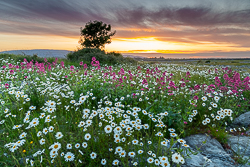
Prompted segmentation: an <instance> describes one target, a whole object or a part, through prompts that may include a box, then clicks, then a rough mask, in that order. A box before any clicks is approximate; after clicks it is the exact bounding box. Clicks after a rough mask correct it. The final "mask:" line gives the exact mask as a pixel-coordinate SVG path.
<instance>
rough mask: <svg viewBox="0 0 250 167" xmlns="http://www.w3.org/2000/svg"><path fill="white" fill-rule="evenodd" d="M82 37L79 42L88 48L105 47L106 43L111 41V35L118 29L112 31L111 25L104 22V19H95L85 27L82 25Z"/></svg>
mask: <svg viewBox="0 0 250 167" xmlns="http://www.w3.org/2000/svg"><path fill="white" fill-rule="evenodd" d="M80 30H81V31H80V32H81V37H80V40H79V43H80V44H81V45H82V46H83V47H86V48H99V49H102V48H104V45H105V44H110V43H111V36H113V35H115V33H116V31H114V32H111V26H110V25H109V24H108V25H107V24H104V23H103V22H102V21H97V20H95V21H94V22H91V21H90V22H88V23H87V24H86V25H85V28H84V29H83V28H82V27H81V29H80Z"/></svg>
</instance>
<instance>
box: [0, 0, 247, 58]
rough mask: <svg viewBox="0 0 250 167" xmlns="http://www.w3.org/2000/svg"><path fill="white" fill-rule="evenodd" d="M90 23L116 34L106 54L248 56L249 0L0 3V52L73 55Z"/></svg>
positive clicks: (20, 0)
mask: <svg viewBox="0 0 250 167" xmlns="http://www.w3.org/2000/svg"><path fill="white" fill-rule="evenodd" d="M90 20H91V21H94V20H98V21H103V22H104V23H107V24H110V25H111V26H112V31H114V30H116V34H115V36H113V37H112V43H111V44H108V45H106V46H105V49H106V51H119V52H121V53H124V54H130V53H134V55H138V54H140V53H148V55H152V54H153V55H154V54H155V53H158V55H164V56H165V55H179V54H182V55H184V54H187V55H200V56H205V57H206V55H208V54H209V55H210V56H211V55H212V56H214V57H216V56H218V55H220V54H221V53H224V54H223V55H224V56H223V57H227V54H226V53H228V55H232V54H233V55H234V56H235V55H236V56H235V57H250V0H126V1H118V0H91V1H90V0H1V1H0V51H6V50H30V49H60V50H72V51H73V50H75V49H76V48H77V46H79V44H78V41H79V38H80V27H84V26H85V24H86V23H87V22H89V21H90ZM155 55H156V54H155ZM194 57H195V56H194Z"/></svg>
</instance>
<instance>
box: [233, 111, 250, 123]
mask: <svg viewBox="0 0 250 167" xmlns="http://www.w3.org/2000/svg"><path fill="white" fill-rule="evenodd" d="M249 120H250V111H248V112H246V113H244V114H241V115H240V116H239V117H237V118H235V119H234V122H233V124H236V125H243V126H249V125H250V121H249Z"/></svg>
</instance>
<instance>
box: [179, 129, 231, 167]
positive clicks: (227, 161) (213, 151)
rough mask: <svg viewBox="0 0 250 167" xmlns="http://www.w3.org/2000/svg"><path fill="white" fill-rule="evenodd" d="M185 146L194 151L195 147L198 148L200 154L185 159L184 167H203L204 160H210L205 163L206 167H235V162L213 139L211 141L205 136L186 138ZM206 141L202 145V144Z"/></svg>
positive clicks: (198, 135)
mask: <svg viewBox="0 0 250 167" xmlns="http://www.w3.org/2000/svg"><path fill="white" fill-rule="evenodd" d="M185 140H186V142H187V144H188V145H189V146H190V147H191V148H192V149H194V150H195V151H196V147H198V148H200V150H199V151H200V154H197V155H192V156H191V157H193V158H192V159H188V158H187V159H185V161H186V163H185V164H184V165H183V166H184V167H191V166H197V167H198V166H201V167H202V166H204V164H205V162H206V161H205V159H204V157H206V158H207V159H210V160H211V162H208V161H207V162H206V164H205V166H206V167H213V166H214V167H217V166H226V167H235V161H234V160H233V159H232V158H231V157H230V154H228V153H227V152H226V151H225V150H224V149H223V147H222V145H221V144H220V143H219V142H218V141H217V140H215V139H212V138H211V137H210V136H208V135H205V134H197V135H192V136H188V137H186V138H185ZM204 141H206V143H205V144H204V143H203V142H204Z"/></svg>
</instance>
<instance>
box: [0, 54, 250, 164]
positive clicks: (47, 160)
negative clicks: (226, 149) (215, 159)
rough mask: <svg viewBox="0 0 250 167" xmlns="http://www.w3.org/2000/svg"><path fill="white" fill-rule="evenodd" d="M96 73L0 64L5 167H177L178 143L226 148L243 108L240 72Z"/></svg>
mask: <svg viewBox="0 0 250 167" xmlns="http://www.w3.org/2000/svg"><path fill="white" fill-rule="evenodd" d="M100 63H101V62H99V61H98V60H96V58H95V57H92V61H91V65H87V64H84V63H83V62H79V65H78V66H73V65H67V66H66V65H65V64H64V62H63V61H61V62H58V59H55V61H54V62H52V63H50V62H48V61H47V60H46V59H45V60H44V63H38V62H35V61H30V62H29V61H27V60H26V59H24V61H14V60H12V59H11V58H7V59H1V61H0V75H1V77H0V78H1V79H0V103H1V104H0V143H1V145H0V164H1V165H2V166H58V167H59V166H67V167H72V166H90V167H93V166H123V167H125V166H162V167H170V166H181V165H182V164H184V163H185V159H186V158H187V157H188V156H189V155H190V154H196V152H193V151H192V150H191V149H190V147H189V145H188V144H186V141H185V140H184V138H185V137H187V136H188V135H191V134H195V133H210V135H212V136H214V137H217V139H218V140H219V141H220V142H221V143H226V138H225V136H226V135H227V134H228V133H230V131H231V132H233V131H234V130H233V129H230V130H229V131H226V127H227V125H229V124H230V123H231V122H232V121H233V119H234V118H235V117H236V116H239V114H242V113H244V112H246V111H247V109H249V106H250V77H249V72H247V71H243V70H238V71H237V70H234V69H231V68H229V67H226V66H225V67H223V66H205V65H187V64H186V65H178V64H168V63H158V64H146V63H145V64H137V65H131V64H116V65H112V66H109V65H106V64H100ZM243 129H245V127H243ZM245 130H246V129H245Z"/></svg>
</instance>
